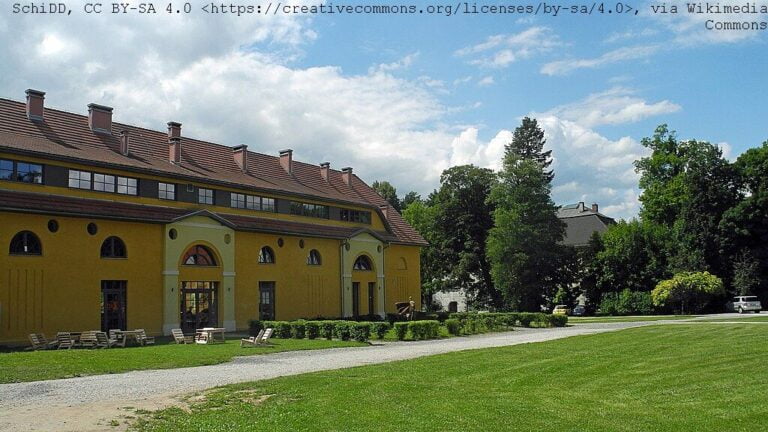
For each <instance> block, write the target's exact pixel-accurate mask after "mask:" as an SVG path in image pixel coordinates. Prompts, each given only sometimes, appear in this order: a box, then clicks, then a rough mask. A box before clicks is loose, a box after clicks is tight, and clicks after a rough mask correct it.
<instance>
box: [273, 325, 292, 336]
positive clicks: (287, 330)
mask: <svg viewBox="0 0 768 432" xmlns="http://www.w3.org/2000/svg"><path fill="white" fill-rule="evenodd" d="M274 329H275V337H276V338H280V339H290V338H291V333H292V328H291V323H289V322H288V321H275V327H274Z"/></svg>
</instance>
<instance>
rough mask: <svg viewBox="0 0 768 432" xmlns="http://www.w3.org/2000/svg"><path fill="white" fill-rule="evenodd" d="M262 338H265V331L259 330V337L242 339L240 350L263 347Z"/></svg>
mask: <svg viewBox="0 0 768 432" xmlns="http://www.w3.org/2000/svg"><path fill="white" fill-rule="evenodd" d="M262 338H264V329H261V330H259V334H258V335H257V336H251V337H249V338H246V339H240V348H242V347H247V346H257V345H261V340H262Z"/></svg>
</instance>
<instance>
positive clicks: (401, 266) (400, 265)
mask: <svg viewBox="0 0 768 432" xmlns="http://www.w3.org/2000/svg"><path fill="white" fill-rule="evenodd" d="M397 269H398V270H408V264H407V263H406V262H405V258H403V257H400V259H399V260H397Z"/></svg>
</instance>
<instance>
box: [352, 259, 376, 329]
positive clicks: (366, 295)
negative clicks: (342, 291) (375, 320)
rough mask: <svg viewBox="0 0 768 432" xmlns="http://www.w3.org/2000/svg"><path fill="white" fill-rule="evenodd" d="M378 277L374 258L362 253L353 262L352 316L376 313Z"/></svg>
mask: <svg viewBox="0 0 768 432" xmlns="http://www.w3.org/2000/svg"><path fill="white" fill-rule="evenodd" d="M376 283H377V277H376V272H375V268H374V264H373V260H372V259H371V257H369V256H368V255H366V254H361V255H359V256H358V257H357V258H355V261H354V262H353V264H352V316H353V317H354V318H358V317H360V316H365V315H368V316H370V315H374V314H376V300H377V291H378V289H377V286H376Z"/></svg>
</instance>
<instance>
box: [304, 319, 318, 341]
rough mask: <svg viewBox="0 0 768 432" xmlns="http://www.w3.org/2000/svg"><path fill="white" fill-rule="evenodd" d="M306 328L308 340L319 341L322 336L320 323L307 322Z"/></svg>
mask: <svg viewBox="0 0 768 432" xmlns="http://www.w3.org/2000/svg"><path fill="white" fill-rule="evenodd" d="M305 327H306V329H307V338H309V339H317V337H318V336H320V323H318V322H317V321H307V323H306V324H305Z"/></svg>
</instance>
